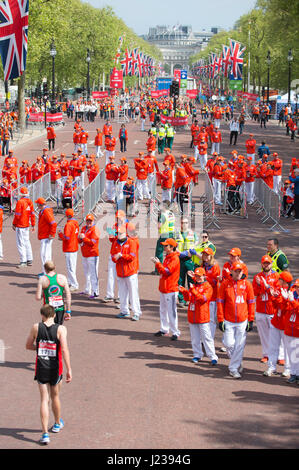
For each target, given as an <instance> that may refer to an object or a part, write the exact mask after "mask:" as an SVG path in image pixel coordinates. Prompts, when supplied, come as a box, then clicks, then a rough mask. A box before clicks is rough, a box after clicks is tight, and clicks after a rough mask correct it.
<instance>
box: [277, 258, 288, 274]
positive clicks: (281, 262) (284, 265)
mask: <svg viewBox="0 0 299 470" xmlns="http://www.w3.org/2000/svg"><path fill="white" fill-rule="evenodd" d="M276 263H277V266H278V268H279V269H280V270H281V271H285V270H286V269H288V267H289V263H288V260H287V257H286V256H285V255H283V254H281V255H280V256H278V258H277V262H276Z"/></svg>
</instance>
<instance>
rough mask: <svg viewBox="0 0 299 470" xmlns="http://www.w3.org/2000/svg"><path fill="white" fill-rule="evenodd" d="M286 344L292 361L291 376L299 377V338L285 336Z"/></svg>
mask: <svg viewBox="0 0 299 470" xmlns="http://www.w3.org/2000/svg"><path fill="white" fill-rule="evenodd" d="M284 344H285V347H286V351H287V355H288V358H289V361H290V374H291V375H296V377H299V338H295V337H294V336H287V335H284Z"/></svg>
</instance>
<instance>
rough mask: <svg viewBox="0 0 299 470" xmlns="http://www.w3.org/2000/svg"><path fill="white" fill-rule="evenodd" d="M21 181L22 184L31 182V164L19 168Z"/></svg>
mask: <svg viewBox="0 0 299 470" xmlns="http://www.w3.org/2000/svg"><path fill="white" fill-rule="evenodd" d="M19 174H20V182H21V183H22V184H25V183H31V168H30V166H21V167H20V169H19Z"/></svg>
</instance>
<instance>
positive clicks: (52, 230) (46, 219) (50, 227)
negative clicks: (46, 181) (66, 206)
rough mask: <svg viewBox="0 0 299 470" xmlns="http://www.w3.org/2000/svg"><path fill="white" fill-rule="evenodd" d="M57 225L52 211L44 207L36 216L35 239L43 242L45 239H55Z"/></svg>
mask: <svg viewBox="0 0 299 470" xmlns="http://www.w3.org/2000/svg"><path fill="white" fill-rule="evenodd" d="M56 228H57V223H56V222H55V219H54V214H53V209H52V208H51V207H48V206H46V207H45V208H44V209H42V210H41V211H40V212H39V215H38V234H37V238H38V239H39V240H44V239H45V238H49V236H51V237H53V238H54V237H55V234H56Z"/></svg>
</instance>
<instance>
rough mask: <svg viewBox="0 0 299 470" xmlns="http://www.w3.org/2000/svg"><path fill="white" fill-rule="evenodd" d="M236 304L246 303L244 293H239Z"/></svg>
mask: <svg viewBox="0 0 299 470" xmlns="http://www.w3.org/2000/svg"><path fill="white" fill-rule="evenodd" d="M236 304H244V297H243V295H237V298H236Z"/></svg>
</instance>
